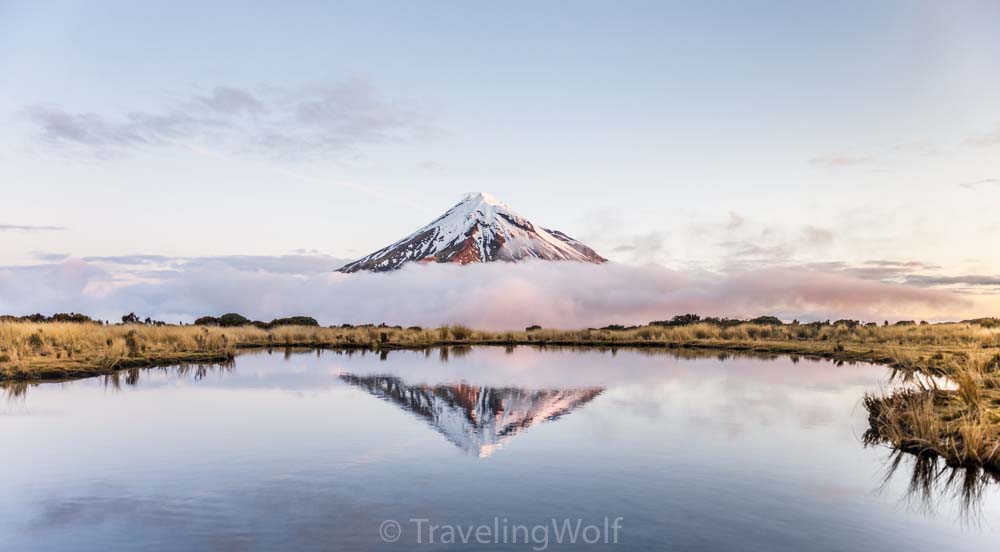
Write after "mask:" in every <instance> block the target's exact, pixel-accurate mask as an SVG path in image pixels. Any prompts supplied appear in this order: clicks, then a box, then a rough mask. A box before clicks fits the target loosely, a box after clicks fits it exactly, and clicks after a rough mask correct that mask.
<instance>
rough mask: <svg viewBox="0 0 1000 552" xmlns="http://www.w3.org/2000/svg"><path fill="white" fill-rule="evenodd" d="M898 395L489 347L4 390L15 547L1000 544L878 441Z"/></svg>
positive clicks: (848, 370) (850, 379) (951, 487)
mask: <svg viewBox="0 0 1000 552" xmlns="http://www.w3.org/2000/svg"><path fill="white" fill-rule="evenodd" d="M889 384H890V383H889V373H888V371H887V370H886V369H884V368H881V367H877V366H869V365H840V366H838V365H836V364H834V363H831V362H827V361H818V360H808V359H795V358H789V357H776V358H761V357H749V356H736V357H734V356H727V355H718V354H705V353H685V354H681V355H678V354H677V353H668V352H647V351H635V350H619V351H617V352H615V353H612V352H610V351H596V350H568V349H563V350H552V349H549V350H538V349H533V348H525V347H520V348H515V349H504V348H492V347H483V348H472V349H468V348H452V349H437V350H433V351H394V352H391V353H388V354H386V355H379V354H373V353H368V354H362V353H354V354H348V353H345V352H336V351H323V352H316V351H274V352H271V353H268V352H263V351H262V352H256V353H248V354H243V355H240V356H239V357H238V358H237V359H236V361H235V362H234V363H232V364H230V365H227V366H208V367H195V366H191V367H173V368H164V369H149V370H135V371H129V372H123V373H121V374H119V375H118V376H117V377H114V378H104V377H102V378H92V379H87V380H80V381H74V382H67V383H46V384H41V385H32V386H27V387H25V386H12V387H7V388H0V443H3V444H2V447H3V453H2V457H0V458H2V459H0V488H2V489H3V492H2V493H0V550H11V551H33V550H39V551H41V550H44V551H61V550H94V551H105V550H177V551H191V550H226V551H229V550H267V551H270V550H409V549H419V550H437V549H442V550H459V549H491V550H495V549H507V550H532V549H534V550H542V549H569V548H572V549H585V550H603V549H618V550H761V551H780V550H789V551H793V550H794V551H801V550H844V551H854V550H860V549H871V550H884V549H889V548H894V549H906V550H911V551H912V550H951V551H954V550H976V551H980V550H989V549H996V547H997V546H998V545H1000V492H998V489H997V488H996V486H995V485H986V486H980V485H977V484H975V482H974V481H973V480H972V479H969V481H972V483H971V484H969V485H967V486H965V488H964V491H963V479H962V478H963V475H961V474H951V473H950V472H948V471H946V470H942V468H943V466H927V465H921V466H916V465H915V464H914V462H913V461H912V459H911V458H909V457H903V458H895V459H894V458H893V457H892V455H891V453H890V451H888V450H887V449H885V448H883V447H879V446H868V447H866V446H865V445H864V444H863V439H862V435H863V434H864V431H865V429H866V428H867V414H866V412H865V411H864V409H863V408H862V407H861V406H860V400H861V398H862V396H863V394H864V393H865V392H866V391H878V390H880V389H884V388H885V387H886V386H888V385H889ZM894 461H895V462H894ZM894 465H895V471H892V468H893V466H894ZM915 468H919V469H915ZM939 472H940V473H939ZM928 474H929V477H920V476H921V475H924V476H928ZM935 478H936V479H935ZM949 478H951V479H950V480H949ZM949 481H950V482H949ZM969 481H965V482H966V483H968V482H969ZM393 523H395V524H397V525H395V526H393V525H392V524H393ZM566 523H568V524H569V526H568V530H567V526H566V525H565V524H566ZM553 524H556V526H558V527H559V528H560V529H562V530H563V532H562V533H561V534H559V535H557V533H558V531H557V530H556V529H555V528H554V526H553ZM430 525H435V526H436V527H437V528H436V529H434V530H433V533H432V529H431V528H430ZM587 526H591V529H590V531H589V532H587V531H584V532H582V533H581V532H580V530H581V529H582V528H586V527H587ZM574 530H575V531H576V533H575V535H576V540H577V542H576V544H575V545H570V544H566V543H569V542H570V540H569V539H570V538H572V537H573V535H574ZM559 538H561V539H562V542H563V543H564V544H563V545H560V544H559V543H558V542H557V539H559ZM585 538H586V539H587V540H588V541H594V540H596V542H595V543H594V544H587V543H585V542H584V539H585ZM463 540H464V541H465V542H466V544H462V542H463ZM387 541H393V542H387ZM430 541H433V542H430ZM452 541H453V542H455V544H452V543H451V542H452Z"/></svg>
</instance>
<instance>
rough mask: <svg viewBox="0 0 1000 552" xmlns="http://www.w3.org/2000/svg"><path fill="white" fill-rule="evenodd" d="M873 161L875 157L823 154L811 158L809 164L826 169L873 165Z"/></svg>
mask: <svg viewBox="0 0 1000 552" xmlns="http://www.w3.org/2000/svg"><path fill="white" fill-rule="evenodd" d="M873 163H875V158H874V157H869V156H864V155H847V154H833V155H822V156H819V157H813V158H812V159H810V160H809V164H811V165H815V166H817V167H822V168H825V169H843V168H850V167H860V166H866V165H872V164H873Z"/></svg>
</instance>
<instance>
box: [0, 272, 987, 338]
mask: <svg viewBox="0 0 1000 552" xmlns="http://www.w3.org/2000/svg"><path fill="white" fill-rule="evenodd" d="M110 259H111V260H110V261H109V258H103V259H98V258H94V259H91V260H83V259H70V260H67V261H65V262H60V263H49V264H39V265H33V266H27V267H7V268H0V312H3V313H11V314H27V313H32V312H45V313H49V312H57V311H75V312H83V313H88V314H91V315H93V316H98V317H100V318H104V319H109V320H117V319H118V317H120V316H121V314H122V313H127V312H135V313H137V314H139V315H141V316H143V317H145V316H152V317H153V318H156V319H163V320H166V321H170V322H174V321H191V320H193V319H194V318H196V317H198V316H201V315H204V314H220V313H224V312H240V313H242V314H244V315H246V316H248V317H251V318H256V319H271V318H275V317H279V316H287V315H291V314H304V315H311V316H314V317H316V318H317V319H319V320H320V322H321V323H323V324H340V323H345V322H348V323H367V322H375V323H378V322H386V323H390V324H402V325H411V324H416V325H437V324H449V323H462V324H468V325H471V326H475V327H481V328H488V329H498V330H499V329H518V328H523V327H524V326H527V325H530V324H541V325H543V326H546V327H554V328H579V327H593V326H602V325H605V324H609V323H623V324H634V323H644V322H648V321H650V320H657V319H663V318H669V317H671V316H673V315H675V314H681V313H685V312H696V313H699V314H702V315H711V316H732V317H750V316H758V315H763V314H772V315H776V316H779V317H781V318H784V319H793V318H798V319H800V320H803V321H805V320H817V319H820V320H825V319H828V318H830V319H836V318H841V317H849V318H860V319H864V320H878V321H880V320H882V319H890V320H892V319H898V318H926V319H939V318H956V317H959V316H962V315H964V314H965V313H966V311H968V310H969V309H970V308H972V304H971V303H970V302H969V301H968V300H967V299H965V298H963V297H962V296H959V295H956V294H953V293H949V292H945V291H939V290H933V289H925V288H919V287H915V286H906V285H899V284H890V283H883V282H877V281H872V280H865V279H862V278H858V277H855V276H851V275H848V274H843V273H827V272H820V271H813V270H788V269H772V270H754V271H746V272H740V273H734V274H728V275H720V274H716V273H707V272H706V273H702V272H679V271H673V270H668V269H664V268H660V267H653V266H649V267H636V266H628V265H619V264H613V263H609V264H606V265H589V264H580V263H569V262H565V263H560V262H528V263H520V264H503V263H495V264H482V265H469V266H455V265H436V264H435V265H427V266H423V265H421V266H417V265H412V266H408V267H406V268H404V269H403V270H400V271H397V272H393V273H383V274H370V273H358V274H339V273H331V272H327V270H328V269H329V266H330V265H331V264H335V262H334V260H333V259H331V258H326V259H325V261H309V260H304V259H302V258H293V259H292V260H291V264H287V263H283V262H280V261H277V260H273V259H280V258H273V259H272V260H271V261H267V262H257V261H260V258H256V260H254V259H255V258H247V257H214V258H206V259H200V260H197V261H195V262H190V263H183V264H182V265H180V266H177V265H173V266H171V267H168V268H160V267H156V266H148V265H149V263H151V262H153V261H150V260H149V259H148V258H146V257H141V258H140V257H136V258H128V259H130V262H137V263H139V264H138V265H135V266H137V268H135V269H134V270H133V271H131V272H129V271H124V272H122V271H120V270H117V269H116V267H117V266H121V263H122V262H124V261H123V259H126V258H124V257H123V258H110ZM144 263H145V264H144ZM293 265H294V266H295V267H296V268H295V269H294V270H293V269H291V268H288V267H290V266H293ZM320 270H322V272H320Z"/></svg>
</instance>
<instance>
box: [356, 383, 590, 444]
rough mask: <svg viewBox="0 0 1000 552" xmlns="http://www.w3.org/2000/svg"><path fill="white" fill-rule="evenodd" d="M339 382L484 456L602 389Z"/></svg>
mask: <svg viewBox="0 0 1000 552" xmlns="http://www.w3.org/2000/svg"><path fill="white" fill-rule="evenodd" d="M340 379H341V380H342V381H344V382H347V383H349V384H351V385H355V386H357V387H360V388H361V389H364V390H365V391H368V392H369V393H371V394H373V395H375V396H376V397H379V398H382V399H383V400H386V401H390V402H393V403H395V404H397V405H399V406H400V407H401V408H403V409H405V410H408V411H410V412H413V413H414V414H416V415H418V416H420V417H421V418H424V419H425V420H427V422H428V423H430V424H431V426H433V427H434V428H435V429H437V430H438V431H439V432H440V433H441V434H442V435H444V436H445V437H446V438H447V439H448V440H449V441H451V442H452V443H454V444H455V445H456V446H458V447H459V448H460V449H462V450H464V451H465V452H467V453H469V454H473V455H476V456H479V457H480V458H484V457H486V456H489V455H490V454H492V453H493V452H494V451H496V450H497V449H499V448H500V447H501V446H503V444H504V442H506V441H507V440H508V439H510V438H511V437H513V436H514V435H517V434H518V433H520V432H521V431H524V430H526V429H528V428H529V427H531V426H533V425H535V424H538V423H541V422H546V421H550V420H555V419H558V418H559V417H561V416H563V415H565V414H567V413H569V412H571V411H572V410H573V409H575V408H577V407H580V406H583V405H584V404H587V403H588V402H590V401H591V400H593V399H594V397H596V396H598V395H600V394H601V392H602V391H603V389H601V388H599V387H591V388H585V389H544V390H527V389H518V388H513V387H503V388H497V387H478V386H473V385H468V384H464V383H459V384H454V385H434V386H431V385H407V384H406V383H404V382H403V380H401V379H400V378H397V377H392V376H356V375H353V374H341V375H340Z"/></svg>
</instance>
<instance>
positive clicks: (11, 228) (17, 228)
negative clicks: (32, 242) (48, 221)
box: [0, 224, 66, 232]
mask: <svg viewBox="0 0 1000 552" xmlns="http://www.w3.org/2000/svg"><path fill="white" fill-rule="evenodd" d="M62 230H66V227H65V226H38V225H31V224H0V232H60V231H62Z"/></svg>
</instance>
